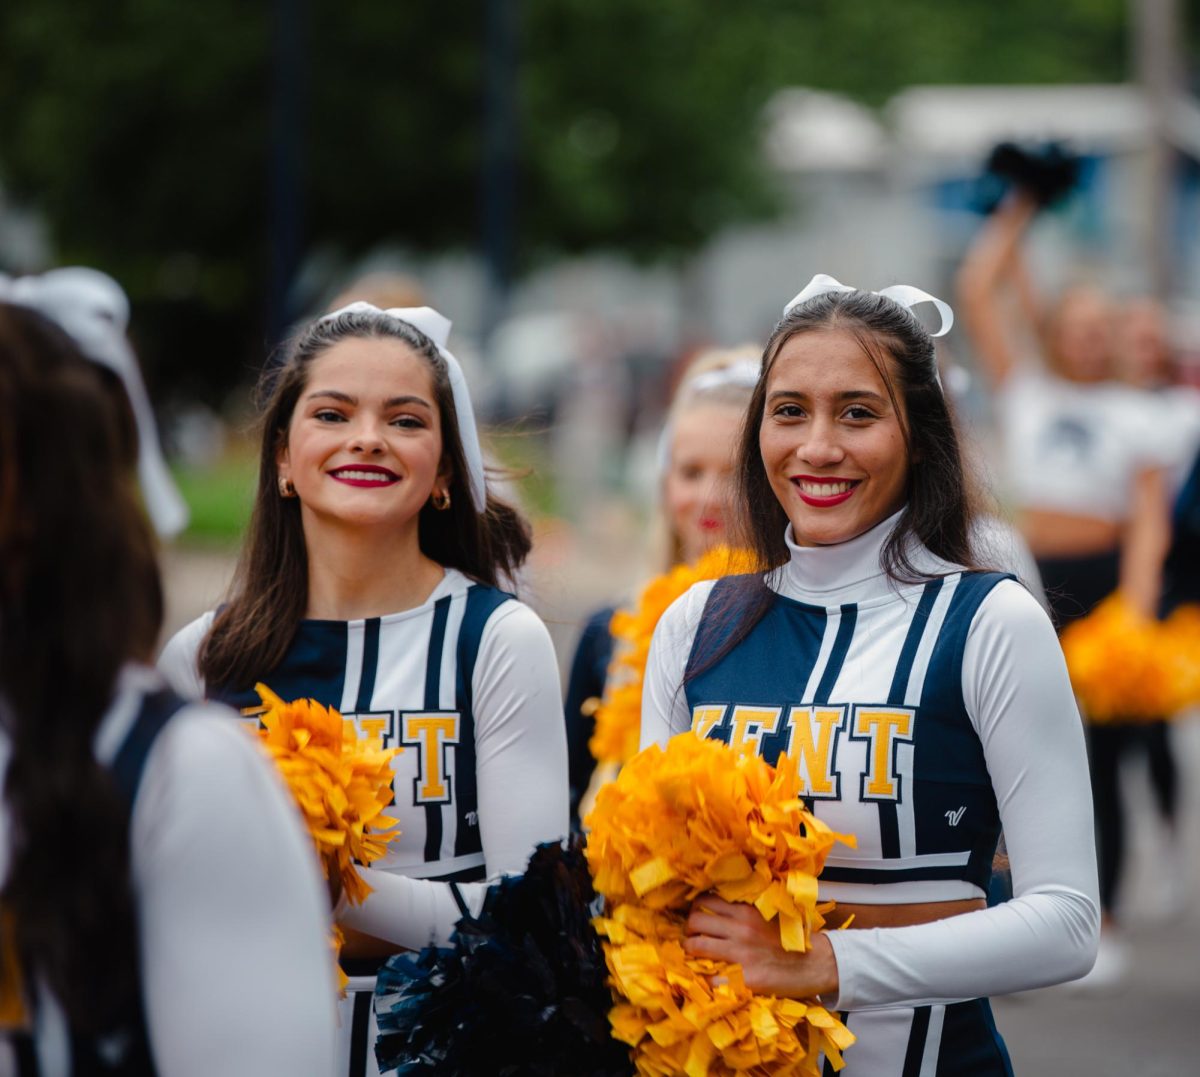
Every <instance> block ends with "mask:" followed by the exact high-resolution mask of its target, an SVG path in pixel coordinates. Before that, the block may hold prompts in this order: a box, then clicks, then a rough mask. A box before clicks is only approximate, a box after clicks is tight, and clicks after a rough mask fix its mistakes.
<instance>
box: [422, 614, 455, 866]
mask: <svg viewBox="0 0 1200 1077" xmlns="http://www.w3.org/2000/svg"><path fill="white" fill-rule="evenodd" d="M449 616H450V598H449V597H448V596H447V597H446V598H439V599H438V600H437V602H435V603H434V606H433V627H432V628H430V630H429V657H428V659H427V660H426V663H425V709H426V710H427V711H436V710H441V706H442V698H441V688H442V648H443V647H444V646H445V642H446V618H447V617H449ZM441 858H442V806H441V805H440V804H426V805H425V859H426V861H431V860H441Z"/></svg>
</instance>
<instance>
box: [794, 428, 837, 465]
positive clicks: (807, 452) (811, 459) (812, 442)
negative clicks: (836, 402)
mask: <svg viewBox="0 0 1200 1077" xmlns="http://www.w3.org/2000/svg"><path fill="white" fill-rule="evenodd" d="M806 433H807V436H806V437H805V438H804V440H803V441H801V442H800V444H799V445H797V446H796V457H797V459H799V460H800V461H801V462H803V463H805V464H808V465H810V466H811V467H814V468H822V467H831V466H832V465H834V464H840V463H841V462H842V460H843V459H845V456H846V451H845V449H843V448H842V445H841V441H840V439H839V437H838V430H837V424H836V423H834V422H833V421H832V420H831V419H826V418H824V417H818V418H815V419H814V420H813V421H812V422H811V423H809V425H808V429H807V432H806Z"/></svg>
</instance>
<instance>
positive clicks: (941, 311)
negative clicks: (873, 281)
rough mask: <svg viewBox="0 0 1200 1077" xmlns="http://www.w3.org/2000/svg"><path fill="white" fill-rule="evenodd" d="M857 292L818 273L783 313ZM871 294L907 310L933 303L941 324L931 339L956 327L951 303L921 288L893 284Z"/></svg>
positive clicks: (856, 289) (827, 275)
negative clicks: (830, 295) (833, 295)
mask: <svg viewBox="0 0 1200 1077" xmlns="http://www.w3.org/2000/svg"><path fill="white" fill-rule="evenodd" d="M857 291H860V289H858V288H854V287H852V286H851V285H849V284H842V283H841V282H840V281H836V280H834V279H833V277H831V276H829V274H827V273H818V274H817V275H816V276H815V277H813V279H812V280H810V281H809V282H808V283H807V284H806V285H805V286H804V287H803V288H802V289H801V290H800V292H799V293H798V294H796V295H795V296H793V297H792V299H791V300H790V301H789V302H788V304H787V306H785V307H784V308H783V313H784V314H785V315H786V314H789V313H790V312H791V311H792V309H793V308H794V307H797V306H799V305H800V304H801V303H806V302H808V300H810V299H815V298H816V297H817V296H819V295H825V293H826V292H857ZM871 294H872V295H881V296H883V297H884V298H885V299H890V300H892V302H893V303H899V304H900V306H902V307H904V308H905V309H906V310H907V309H910V308H912V307H915V306H916V305H917V304H918V303H932V304H933V305H934V307H935V308H936V310H937V312H938V317H939V318H940V320H941V324H940V325H939V326H938V331H937V332H936V333H930V334H929V335H930V336H931V337H944V336H945V335H946V334H947V333H949V332H950V329H951V327H952V326H953V325H954V311H953V310H951V309H950V304H949V303H947V302H945V300H942V299H938V298H937V296H934V295H930V294H929V293H928V292H925V291H922V290H921V289H920V288H914V287H913V286H912V285H911V284H893V285H892V286H891V287H890V288H883V289H880V291H878V292H872V293H871Z"/></svg>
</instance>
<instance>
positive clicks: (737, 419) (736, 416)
mask: <svg viewBox="0 0 1200 1077" xmlns="http://www.w3.org/2000/svg"><path fill="white" fill-rule="evenodd" d="M759 360H760V352H759V350H758V349H757V348H755V347H752V346H743V347H738V348H727V349H714V350H710V351H705V352H702V353H701V354H700V355H698V356H697V357H696V358H695V359H693V360H692V362H691V363H690V364H689V365H688V366H687V368H686V369H685V371H684V373H683V376H682V378H681V379H680V383H679V386H678V388H677V389H676V391H675V395H674V397H673V398H672V402H671V405H670V407H669V408H668V410H667V415H666V419H665V420H664V423H663V429H662V432H661V434H660V435H659V439H658V452H657V459H656V463H657V466H658V474H659V519H658V521H657V522H656V529H657V530H658V532H659V533H658V534H657V535H656V536H655V537H654V539H653V541H654V542H656V543H657V544H659V545H660V546H661V547H662V550H661V551H660V552H659V554H658V557H659V560H660V563H661V565H662V568H663V569H664V570H669V569H671V568H673V567H674V566H676V565H680V564H683V565H689V564H693V563H694V562H695V561H696V560H698V559H699V558H700V557H701V556H702V555H703V554H705V553H707V552H708V551H709V550H711V549H713V548H714V547H716V546H720V545H722V544H726V543H728V541H729V535H728V522H729V521H728V516H729V503H730V498H731V496H732V491H733V466H734V452H735V448H736V445H737V438H738V434H739V432H740V430H741V425H742V421H743V419H744V418H745V414H746V406H747V405H748V404H749V403H750V392H751V390H752V389H753V387H754V383H755V381H756V380H757V379H758V366H759ZM615 612H616V607H614V606H606V607H604V608H602V609H599V610H597V611H596V612H595V613H593V614H592V615H591V616H590V617H589V618H588V619H587V621H586V623H585V624H584V628H583V633H582V635H581V636H580V639H579V643H578V645H577V647H576V649H575V655H574V657H573V658H572V660H571V672H570V676H569V679H568V681H567V696H566V706H565V712H566V721H567V745H568V756H569V761H570V784H571V820H572V825H575V826H578V825H579V822H580V818H581V815H582V814H586V810H587V807H588V803H589V802H590V799H591V798H590V797H588V798H587V799H586V800H585V794H586V793H587V792H588V788H589V784H590V783H591V781H592V774H593V771H594V770H595V768H596V760H595V759H594V758H593V756H592V752H591V749H590V748H589V746H588V742H589V740H590V739H591V737H592V734H593V732H594V730H595V720H594V718H593V714H594V713H595V709H596V705H597V701H599V700H600V699H601V698H602V697H603V695H604V689H605V684H606V683H607V681H608V675H609V665H610V664H611V662H612V658H613V644H614V641H613V636H612V632H611V630H610V625H611V623H612V618H613V614H614V613H615ZM606 773H608V772H606ZM581 808H582V811H581Z"/></svg>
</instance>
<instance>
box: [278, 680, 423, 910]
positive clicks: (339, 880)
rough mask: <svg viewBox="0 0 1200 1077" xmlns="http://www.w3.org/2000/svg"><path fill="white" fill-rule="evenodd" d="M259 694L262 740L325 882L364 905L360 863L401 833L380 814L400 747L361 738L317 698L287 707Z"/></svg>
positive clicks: (387, 800)
mask: <svg viewBox="0 0 1200 1077" xmlns="http://www.w3.org/2000/svg"><path fill="white" fill-rule="evenodd" d="M255 691H257V692H258V696H259V699H261V700H262V702H263V709H262V710H261V711H258V712H257V716H258V718H259V720H260V722H261V723H262V728H261V729H259V731H258V732H259V736H260V737H261V738H262V741H263V743H264V744H265V745H266V748H267V751H268V752H269V753H270V754H271V757H272V758H273V759H274V760H275V765H276V767H278V769H279V773H280V774H281V775H282V776H283V780H284V781H285V782H286V783H287V787H288V789H289V790H290V791H291V794H292V796H293V797H294V798H295V800H296V803H297V805H299V808H300V811H301V813H302V814H303V816H304V821H305V823H307V825H308V831H309V833H310V834H311V835H312V839H313V842H314V844H315V845H316V847H317V855H318V856H319V858H320V860H321V866H322V867H323V868H324V871H325V877H326V879H328V880H330V882H332V883H334V884H335V885H340V887H341V889H342V891H344V892H345V894H346V898H347V900H348V901H350V902H351V903H352V904H355V905H357V904H361V903H362V902H363V901H364V900H365V899H366V896H367V895H368V894H369V893H370V892H371V887H370V886H368V885H367V883H366V881H365V880H364V879H363V877H362V876H361V875H360V874H359V873H358V871H357V869H356V867H355V864H356V863H358V864H370V863H372V862H373V861H375V860H378V859H379V858H380V857H381V856H383V854H384V853H385V852H386V851H387V846H388V842H390V841H392V839H393V838H395V837H398V836H399V833H400V832H399V831H398V830H396V829H394V828H395V826H396V820H395V819H392V818H391V817H390V816H386V815H384V814H383V809H384V808H386V807H387V806H388V805H389V804H390V803H391V802H392V759H393V758H394V757H395V756H396V755H397V754H398V753H399V752H400V751H401V749H399V748H382V747H381V746H380V743H379V741H378V739H377V738H369V737H360V736H359V735H358V732H357V730H356V729H355V728H354V723H353V722H351V721H348V720H346V719H344V718H342V716H341V715H340V714H339V713H338V712H337V711H336V710H334V709H333V708H332V707H324V706H322V705H321V704H320V703H317V702H316V701H315V700H312V699H297V700H293V701H292V702H291V703H285V702H284V701H283V700H282V699H280V698H279V696H277V695H276V694H275V693H274V692H272V691H271V690H270V689H269V688H268V687H267V686H266V685H265V684H258V685H255Z"/></svg>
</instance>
